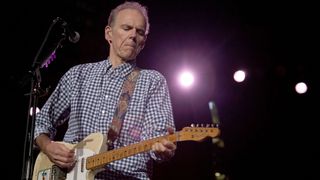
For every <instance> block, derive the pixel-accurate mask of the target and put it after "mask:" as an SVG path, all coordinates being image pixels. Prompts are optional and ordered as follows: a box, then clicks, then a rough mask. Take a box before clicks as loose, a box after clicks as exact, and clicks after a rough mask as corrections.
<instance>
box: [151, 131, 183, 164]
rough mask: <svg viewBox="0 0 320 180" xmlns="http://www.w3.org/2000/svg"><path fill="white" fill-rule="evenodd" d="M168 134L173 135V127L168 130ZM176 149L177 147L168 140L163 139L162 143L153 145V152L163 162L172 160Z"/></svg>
mask: <svg viewBox="0 0 320 180" xmlns="http://www.w3.org/2000/svg"><path fill="white" fill-rule="evenodd" d="M168 133H169V134H173V133H174V129H173V128H171V127H170V128H168ZM176 149H177V145H176V144H174V143H173V142H171V141H169V140H167V139H162V140H161V141H160V142H157V143H155V144H153V145H152V151H153V152H154V153H155V155H156V156H157V157H159V158H160V159H162V160H168V159H170V158H171V157H172V156H173V155H174V153H175V150H176Z"/></svg>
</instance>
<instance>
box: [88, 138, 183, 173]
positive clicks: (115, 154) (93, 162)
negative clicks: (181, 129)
mask: <svg viewBox="0 0 320 180" xmlns="http://www.w3.org/2000/svg"><path fill="white" fill-rule="evenodd" d="M161 139H167V140H169V141H171V142H176V141H179V133H175V134H170V135H165V136H161V137H157V138H154V139H149V140H145V141H141V142H139V143H136V144H132V145H128V146H124V147H121V148H119V149H114V150H111V151H107V152H103V153H101V154H97V155H93V156H91V157H88V158H87V162H86V168H87V169H88V170H93V169H97V168H101V167H103V166H104V165H106V164H108V163H110V162H112V161H116V160H120V159H123V158H126V157H129V156H132V155H135V154H138V153H142V152H146V151H149V150H151V147H152V145H153V144H154V143H156V142H160V141H161Z"/></svg>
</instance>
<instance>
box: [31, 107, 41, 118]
mask: <svg viewBox="0 0 320 180" xmlns="http://www.w3.org/2000/svg"><path fill="white" fill-rule="evenodd" d="M39 111H40V109H39V108H38V107H37V108H36V114H37V113H38V112H39ZM32 114H33V108H32V107H31V108H30V116H32Z"/></svg>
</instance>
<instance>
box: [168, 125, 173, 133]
mask: <svg viewBox="0 0 320 180" xmlns="http://www.w3.org/2000/svg"><path fill="white" fill-rule="evenodd" d="M167 131H168V133H169V134H173V133H174V128H173V127H170V126H168V127H167Z"/></svg>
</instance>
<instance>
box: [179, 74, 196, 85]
mask: <svg viewBox="0 0 320 180" xmlns="http://www.w3.org/2000/svg"><path fill="white" fill-rule="evenodd" d="M193 81H194V77H193V74H192V73H191V72H187V71H186V72H183V73H181V75H180V76H179V82H180V84H181V85H182V86H183V87H190V86H191V85H192V84H193Z"/></svg>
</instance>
